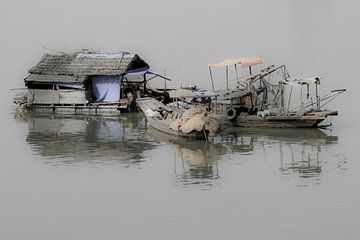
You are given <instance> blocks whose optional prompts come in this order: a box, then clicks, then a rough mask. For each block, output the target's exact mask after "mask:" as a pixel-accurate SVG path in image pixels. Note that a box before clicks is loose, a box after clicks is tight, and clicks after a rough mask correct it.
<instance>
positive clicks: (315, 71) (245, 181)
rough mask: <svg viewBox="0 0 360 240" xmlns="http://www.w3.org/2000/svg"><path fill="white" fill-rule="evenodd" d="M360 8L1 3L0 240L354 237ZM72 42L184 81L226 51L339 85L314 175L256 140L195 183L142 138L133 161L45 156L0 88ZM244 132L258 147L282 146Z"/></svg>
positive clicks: (358, 195)
mask: <svg viewBox="0 0 360 240" xmlns="http://www.w3.org/2000/svg"><path fill="white" fill-rule="evenodd" d="M359 7H360V4H359V3H358V1H350V0H349V1H347V0H346V1H335V0H312V1H310V0H274V1H266V0H262V1H260V0H252V1H141V0H140V1H106V0H104V1H38V0H33V1H1V2H0V30H1V35H0V36H1V38H0V66H1V83H2V87H1V90H0V91H1V94H0V109H1V124H0V130H1V133H2V134H1V137H0V141H1V155H2V157H1V161H0V164H1V165H0V194H1V195H0V212H1V213H0V238H2V239H115V238H118V239H219V238H223V239H241V238H243V239H358V236H359V234H360V232H359V229H358V225H359V222H360V217H359V216H360V210H359V206H358V203H359V200H360V192H359V188H358V183H359V180H360V163H359V162H358V156H359V148H358V133H359V117H360V114H359V111H358V107H357V104H358V103H359V100H360V97H359V93H358V87H359V77H358V69H359V66H358V65H359V60H358V55H359V53H360V49H359V48H360V47H359V42H360V14H359ZM81 48H93V49H96V50H101V51H105V52H116V51H119V50H126V51H130V52H135V53H138V54H139V55H140V56H141V57H142V58H144V59H145V60H146V61H148V62H149V63H150V65H151V67H152V69H153V70H154V71H157V72H160V73H163V71H164V70H166V74H167V76H169V77H171V78H172V79H173V80H174V81H173V82H172V83H171V84H172V85H174V86H179V85H180V81H181V79H182V74H183V72H184V77H183V79H184V84H197V85H198V86H202V87H210V81H209V77H208V69H207V64H209V63H212V62H216V61H218V60H221V59H224V58H228V57H242V56H259V57H261V58H262V59H263V61H264V65H270V64H276V65H278V64H283V63H285V64H286V65H287V67H288V70H289V72H290V74H291V75H292V76H314V75H316V76H320V77H322V78H323V79H322V82H323V84H322V91H324V92H326V91H329V90H331V89H336V88H347V89H348V92H346V93H345V94H344V95H342V96H341V97H339V98H338V99H337V100H336V101H335V102H333V103H332V104H331V105H330V106H329V107H331V108H334V109H338V110H339V114H340V116H339V117H337V118H336V119H334V120H333V123H334V125H335V126H334V131H333V132H332V133H331V134H333V135H336V136H338V141H337V142H336V143H331V144H324V145H322V146H323V148H324V149H323V150H322V155H321V160H322V163H323V171H322V173H321V175H320V177H319V178H315V179H314V178H310V179H304V178H299V177H298V176H294V175H292V174H290V175H289V176H288V177H286V176H287V175H282V174H281V173H280V171H279V168H280V163H279V155H278V153H276V154H275V153H274V154H273V153H272V151H270V152H267V153H269V155H266V157H264V153H266V151H262V150H261V149H263V146H262V145H261V144H255V149H254V150H253V151H252V152H250V153H247V154H240V153H239V152H233V153H231V154H230V153H229V154H228V153H223V154H220V156H219V159H217V160H218V161H219V163H218V167H219V169H220V170H219V171H220V178H219V179H215V180H214V181H213V182H212V185H211V186H210V187H205V188H206V189H207V191H203V188H204V186H203V185H202V184H199V185H191V186H190V187H184V186H183V184H178V183H177V181H176V177H174V172H173V162H172V158H173V155H174V152H173V148H172V146H171V144H169V143H168V142H167V141H165V140H164V141H162V140H159V142H157V140H156V139H154V138H152V139H150V140H149V139H144V141H150V143H151V145H152V146H157V147H152V148H149V149H146V150H144V149H141V151H143V152H142V153H141V156H142V159H145V160H146V161H145V162H144V163H142V164H134V165H132V164H130V165H126V164H125V165H124V164H118V163H117V162H116V161H115V163H114V162H112V161H110V163H109V162H106V163H104V164H91V161H90V163H89V162H87V161H85V162H82V161H80V163H78V162H76V161H75V162H72V160H69V159H68V157H67V156H64V155H63V154H64V153H63V152H61V151H60V150H58V149H57V148H56V145H57V144H58V145H61V142H60V143H59V142H56V141H55V140H54V144H53V146H54V149H57V151H56V154H54V155H51V156H50V160H49V157H47V156H44V155H42V154H41V151H40V150H41V149H40V150H39V148H40V147H41V144H44V142H43V141H41V139H40V140H39V142H36V141H35V142H33V141H32V140H31V136H32V132H31V130H30V127H29V122H31V121H30V120H25V121H18V120H15V119H14V113H13V107H12V104H11V102H12V97H13V95H14V91H10V90H9V89H12V88H19V87H23V78H24V77H25V76H26V73H27V70H28V69H29V68H30V67H31V66H32V65H34V64H36V63H37V61H38V60H39V59H40V57H41V56H42V54H43V53H45V52H47V51H50V52H51V51H76V50H78V49H81ZM183 69H184V70H183ZM219 76H220V75H219ZM218 84H219V87H221V84H224V83H221V82H220V81H219V83H218ZM67 121H68V120H65V122H62V124H65V123H67ZM69 121H70V120H69ZM70 123H71V121H70ZM83 123H84V122H83V121H80V125H81V126H82V125H83ZM99 124H100V125H101V124H103V122H100V123H99ZM137 131H140V130H139V129H138V130H137ZM140 133H141V131H140ZM81 134H82V132H80V133H79V134H78V135H76V134H75V136H76V137H81V136H82V135H81ZM41 136H42V135H40V137H41ZM73 137H74V135H69V136H68V138H65V139H67V140H72V139H73ZM106 138H109V135H105V139H106ZM261 139H265V140H261ZM257 141H258V142H264V143H265V146H266V147H268V148H270V149H275V148H277V147H278V145H280V143H281V140H279V138H275V140H274V139H273V138H270V137H267V136H266V135H265V136H264V137H263V138H262V137H261V136H258V137H257ZM296 141H300V142H308V139H307V138H304V139H303V140H301V139H300V140H299V139H298V138H297V140H296ZM290 142H291V141H290ZM285 143H286V144H289V141H288V140H286V141H285ZM96 144H98V143H96V142H95V145H94V148H96V146H97V145H96ZM99 144H101V143H99ZM296 144H297V143H296ZM309 144H310V146H313V145H312V143H309ZM86 146H87V147H89V146H88V145H86ZM90 146H92V145H90ZM106 146H107V145H106ZM115 146H116V145H115ZM314 146H317V144H314ZM296 147H299V148H296V149H297V150H296V151H297V152H299V151H301V148H300V145H299V144H297V145H296ZM48 148H51V144H50V145H49V146H48ZM77 150H79V149H77V148H76V144H74V152H76V151H77ZM134 151H135V150H134ZM139 151H140V150H139ZM274 151H275V150H274ZM309 151H311V150H309ZM99 152H100V156H97V158H96V159H97V160H99V158H100V160H99V161H100V162H101V154H104V152H102V151H99ZM92 154H93V155H91V154H90V156H86V155H85V157H84V158H85V159H87V158H90V159H92V157H94V156H95V154H96V153H92ZM289 156H290V155H287V157H288V158H289ZM52 158H53V159H55V164H54V162H53V161H52V160H51V159H52ZM74 158H75V160H76V159H77V160H79V159H81V157H80V156H76V155H75V157H74V156H72V157H70V159H74ZM105 158H107V156H104V159H103V160H106V159H105ZM56 159H59V160H58V162H57V160H56ZM63 160H64V161H63ZM49 162H50V164H49ZM64 162H70V164H64ZM344 165H345V166H344ZM129 166H130V167H129ZM174 179H175V180H174Z"/></svg>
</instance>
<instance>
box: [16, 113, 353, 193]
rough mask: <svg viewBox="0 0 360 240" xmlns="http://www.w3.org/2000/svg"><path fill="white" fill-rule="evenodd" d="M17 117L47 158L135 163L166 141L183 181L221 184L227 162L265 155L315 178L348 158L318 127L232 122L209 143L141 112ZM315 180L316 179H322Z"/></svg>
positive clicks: (290, 173) (287, 172)
mask: <svg viewBox="0 0 360 240" xmlns="http://www.w3.org/2000/svg"><path fill="white" fill-rule="evenodd" d="M16 118H17V119H18V120H19V121H23V122H26V123H27V126H28V133H27V137H26V142H27V143H28V144H29V145H30V146H31V148H32V150H33V151H34V153H35V154H36V155H39V156H41V159H43V160H44V161H45V162H46V163H49V164H52V165H63V164H67V165H69V164H78V163H82V162H87V163H91V164H93V163H95V164H101V165H104V164H116V163H121V164H123V165H125V166H132V165H139V164H140V163H142V162H143V161H145V160H147V159H149V158H151V157H150V155H151V153H152V152H151V150H157V149H160V148H164V147H165V148H166V147H167V148H168V149H170V151H167V152H166V154H165V153H164V155H163V156H156V157H160V158H162V159H163V160H164V161H167V160H168V159H169V158H170V159H171V161H172V164H173V174H174V175H175V179H176V182H177V184H180V185H184V186H188V185H202V186H214V185H216V184H219V178H221V175H222V174H223V173H222V171H221V169H222V167H223V166H224V165H223V164H226V165H231V164H237V165H238V164H239V163H240V164H241V163H244V162H251V164H253V166H252V168H258V167H260V166H261V164H264V160H266V161H271V164H272V165H271V167H272V168H275V169H279V173H280V174H279V176H280V177H283V178H284V179H288V178H290V177H294V176H295V177H296V178H300V179H303V180H305V179H315V180H316V181H318V180H320V177H321V174H322V173H323V168H324V165H325V166H329V168H331V169H335V168H336V169H341V170H346V167H347V166H346V161H345V160H342V159H341V158H339V157H335V156H334V155H331V154H332V152H331V151H329V149H333V148H331V146H332V145H333V144H336V143H337V142H338V137H337V136H332V135H331V133H330V132H325V131H322V130H319V129H244V128H229V129H227V131H225V132H224V133H223V134H222V135H221V136H219V137H216V138H214V139H213V141H212V142H211V143H208V142H204V141H189V140H188V139H183V138H177V137H174V136H169V135H166V134H163V133H160V132H158V131H156V130H153V129H147V124H146V120H145V118H144V117H143V115H142V114H123V115H121V116H118V117H113V118H109V117H106V118H105V117H98V116H97V117H96V116H62V115H42V114H28V115H24V116H18V115H16ZM159 142H161V143H162V144H160V145H159ZM161 151H162V150H161ZM147 153H148V154H147ZM239 156H241V157H239ZM164 164H168V162H167V163H164ZM154 174H156V173H154ZM264 178H266V176H264ZM316 181H315V182H313V183H315V184H317V183H319V181H318V182H316ZM313 183H312V184H313ZM302 184H304V183H302ZM305 185H306V184H305Z"/></svg>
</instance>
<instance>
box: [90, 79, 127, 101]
mask: <svg viewBox="0 0 360 240" xmlns="http://www.w3.org/2000/svg"><path fill="white" fill-rule="evenodd" d="M91 81H92V88H93V93H94V96H95V98H96V102H118V101H119V100H120V81H119V76H94V77H92V78H91Z"/></svg>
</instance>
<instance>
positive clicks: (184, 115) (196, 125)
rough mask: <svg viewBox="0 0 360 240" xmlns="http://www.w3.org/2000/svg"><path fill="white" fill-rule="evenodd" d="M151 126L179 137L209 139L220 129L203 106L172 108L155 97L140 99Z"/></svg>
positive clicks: (141, 106)
mask: <svg viewBox="0 0 360 240" xmlns="http://www.w3.org/2000/svg"><path fill="white" fill-rule="evenodd" d="M137 104H138V105H139V107H140V109H141V110H142V111H143V112H144V114H145V116H146V119H147V121H148V123H149V126H150V127H152V128H154V129H156V130H158V131H161V132H164V133H167V134H170V135H174V136H179V137H186V138H194V139H208V137H211V136H214V135H215V134H216V133H217V132H218V131H219V124H218V122H217V121H216V120H215V119H212V118H210V117H209V116H208V114H207V111H206V110H205V109H203V108H197V109H195V108H193V109H187V110H186V109H176V108H170V107H167V106H166V105H164V104H163V103H161V102H159V101H158V100H156V99H154V98H141V99H138V101H137Z"/></svg>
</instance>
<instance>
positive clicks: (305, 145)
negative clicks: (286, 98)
mask: <svg viewBox="0 0 360 240" xmlns="http://www.w3.org/2000/svg"><path fill="white" fill-rule="evenodd" d="M149 134H150V135H152V136H153V138H156V139H159V140H160V141H163V142H168V143H170V144H171V145H172V149H173V152H174V157H173V161H174V173H175V176H176V178H177V181H178V182H180V183H181V184H184V185H191V184H203V185H205V186H213V185H216V184H217V179H218V178H220V176H221V164H222V163H223V162H230V161H223V160H224V159H230V160H231V159H235V160H236V161H240V162H241V161H249V160H251V161H252V160H254V162H256V161H258V162H257V163H254V164H262V162H263V160H264V158H265V160H266V159H271V160H272V161H275V163H276V164H279V165H277V167H278V166H279V169H280V173H281V176H289V175H295V177H299V178H302V179H304V178H314V179H318V178H319V177H320V174H321V172H322V164H323V163H324V162H326V161H332V160H331V159H330V160H329V159H328V156H327V155H324V154H322V149H323V148H324V147H327V146H330V145H331V144H336V143H337V141H338V137H337V136H330V135H328V134H327V133H326V132H324V131H322V130H319V129H253V128H251V129H245V128H231V129H229V130H228V131H227V132H225V133H224V134H223V135H221V136H219V137H217V138H215V139H213V142H212V143H207V142H204V141H189V140H186V139H182V138H176V137H173V136H169V135H166V134H162V133H159V132H157V131H155V130H150V131H149ZM258 154H260V155H262V156H263V158H262V159H263V160H261V159H259V157H258V156H255V155H258ZM239 156H240V157H239ZM259 160H260V162H259ZM336 161H337V162H331V163H330V164H336V166H340V168H345V166H344V165H345V164H346V162H338V161H341V159H340V160H336ZM231 162H234V161H231ZM220 163H221V164H220ZM254 167H256V165H254ZM219 169H220V170H219ZM315 184H316V182H315ZM305 185H306V184H305Z"/></svg>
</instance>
